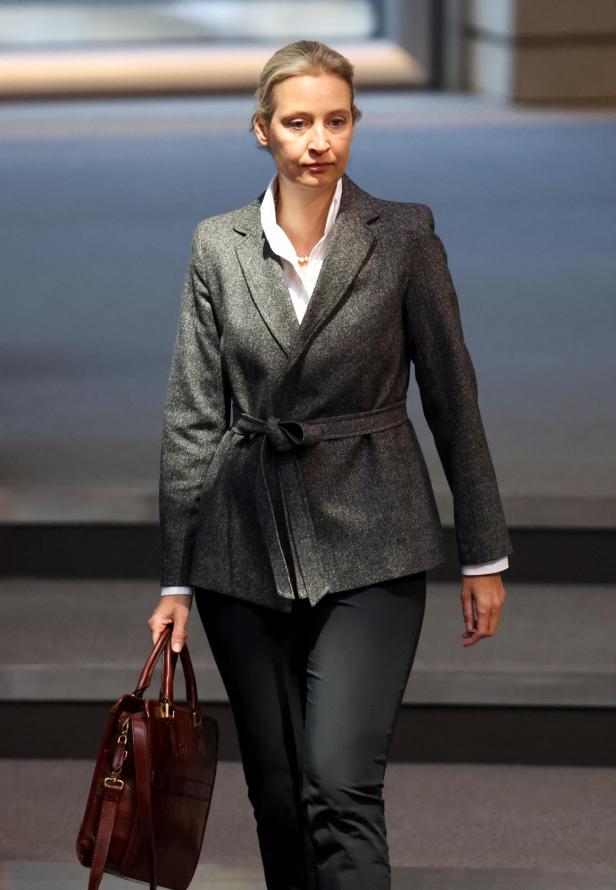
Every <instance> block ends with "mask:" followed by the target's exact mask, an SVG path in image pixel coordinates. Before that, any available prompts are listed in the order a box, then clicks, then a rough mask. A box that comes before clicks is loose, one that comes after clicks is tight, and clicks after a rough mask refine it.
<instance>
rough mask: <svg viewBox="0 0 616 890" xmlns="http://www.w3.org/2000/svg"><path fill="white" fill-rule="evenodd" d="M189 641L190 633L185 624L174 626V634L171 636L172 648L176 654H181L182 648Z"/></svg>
mask: <svg viewBox="0 0 616 890" xmlns="http://www.w3.org/2000/svg"><path fill="white" fill-rule="evenodd" d="M187 639H188V632H187V630H186V625H185V624H174V625H173V633H172V634H171V648H172V649H173V651H174V652H181V651H182V646H183V645H184V643H185V642H186V640H187Z"/></svg>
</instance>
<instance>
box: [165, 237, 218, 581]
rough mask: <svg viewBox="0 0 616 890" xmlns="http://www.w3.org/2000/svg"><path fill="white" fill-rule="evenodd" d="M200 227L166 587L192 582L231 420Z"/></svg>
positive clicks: (178, 397) (171, 456)
mask: <svg viewBox="0 0 616 890" xmlns="http://www.w3.org/2000/svg"><path fill="white" fill-rule="evenodd" d="M201 237H203V236H202V234H200V229H199V225H198V226H197V227H196V229H195V230H194V232H193V236H192V252H191V258H190V261H189V263H188V268H187V271H186V275H185V279H184V288H183V293H182V298H181V305H180V314H179V322H178V327H177V334H176V340H175V348H174V352H173V358H172V362H171V371H170V375H169V381H168V386H167V394H166V400H165V408H164V416H163V426H162V437H161V449H160V479H159V519H160V563H161V578H160V583H161V586H162V587H169V586H187V585H189V574H190V568H191V562H192V551H193V539H194V532H195V526H196V522H197V514H198V509H199V498H200V491H201V486H202V482H203V480H204V479H205V476H206V473H207V469H208V466H209V464H210V461H211V460H212V458H213V457H214V453H215V452H216V449H217V447H218V445H219V443H220V440H221V439H222V437H223V435H224V433H225V430H226V429H227V427H228V426H229V420H230V393H229V388H228V385H227V383H226V379H225V375H224V372H223V366H222V360H221V350H220V338H219V332H218V328H217V325H216V319H215V316H214V312H213V308H212V305H211V302H210V298H209V292H208V287H207V283H206V276H205V270H204V268H203V256H202V254H203V251H202V246H201V240H200V239H201Z"/></svg>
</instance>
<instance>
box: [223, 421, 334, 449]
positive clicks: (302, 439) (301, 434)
mask: <svg viewBox="0 0 616 890" xmlns="http://www.w3.org/2000/svg"><path fill="white" fill-rule="evenodd" d="M232 429H234V430H235V432H236V433H242V434H244V435H250V434H251V433H253V434H264V435H265V437H266V438H267V441H268V442H269V444H270V445H271V446H272V448H273V449H274V451H290V450H291V449H292V448H297V447H300V446H302V445H313V444H314V443H315V442H316V441H318V439H317V438H316V437H315V436H314V435H313V436H310V435H309V430H308V429H307V428H306V427H305V426H304V425H303V424H302V422H301V421H297V420H282V419H281V418H279V417H268V418H267V420H262V419H261V418H260V417H253V416H252V414H246V413H245V412H242V413H241V414H240V415H239V417H238V418H237V420H236V421H235V423H234V424H233V427H232Z"/></svg>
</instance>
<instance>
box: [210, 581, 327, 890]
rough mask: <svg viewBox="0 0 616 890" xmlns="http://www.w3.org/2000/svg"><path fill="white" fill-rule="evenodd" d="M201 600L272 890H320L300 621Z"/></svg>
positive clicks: (225, 601) (216, 599)
mask: <svg viewBox="0 0 616 890" xmlns="http://www.w3.org/2000/svg"><path fill="white" fill-rule="evenodd" d="M195 601H196V602H195V604H196V606H197V608H198V611H199V615H200V617H201V620H202V623H203V627H204V630H205V633H206V636H207V638H208V642H209V644H210V648H211V650H212V655H213V656H214V660H215V662H216V664H217V667H218V669H219V672H220V675H221V678H222V681H223V683H224V686H225V689H226V691H227V695H228V699H229V704H230V706H231V709H232V712H233V716H234V721H235V725H236V729H237V733H238V740H239V745H240V752H241V757H242V766H243V770H244V776H245V779H246V784H247V788H248V797H249V800H250V802H251V804H252V807H253V812H254V816H255V820H256V827H257V837H258V842H259V848H260V852H261V858H262V862H263V869H264V876H265V882H266V886H267V888H268V890H316V887H315V884H314V880H315V872H314V864H313V862H312V860H311V853H312V850H311V845H310V839H309V835H308V834H307V828H306V825H305V823H304V821H303V817H302V805H301V776H302V768H303V761H302V736H303V719H304V704H305V673H304V659H303V656H302V653H301V651H300V650H299V648H298V646H297V639H298V635H297V633H296V627H297V621H298V616H297V615H296V614H295V612H294V613H292V614H288V613H282V612H276V611H275V610H272V609H268V608H266V607H263V606H258V605H255V604H252V603H247V602H244V601H242V600H239V599H235V598H233V597H230V596H226V595H224V594H219V593H216V592H213V591H209V590H205V589H203V588H200V587H195ZM294 605H297V606H298V607H299V606H300V604H299V603H297V604H296V603H294Z"/></svg>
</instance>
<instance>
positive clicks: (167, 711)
mask: <svg viewBox="0 0 616 890" xmlns="http://www.w3.org/2000/svg"><path fill="white" fill-rule="evenodd" d="M162 709H163V717H174V716H175V714H174V711H173V705H170V704H169V702H168V701H164V702H162Z"/></svg>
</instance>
